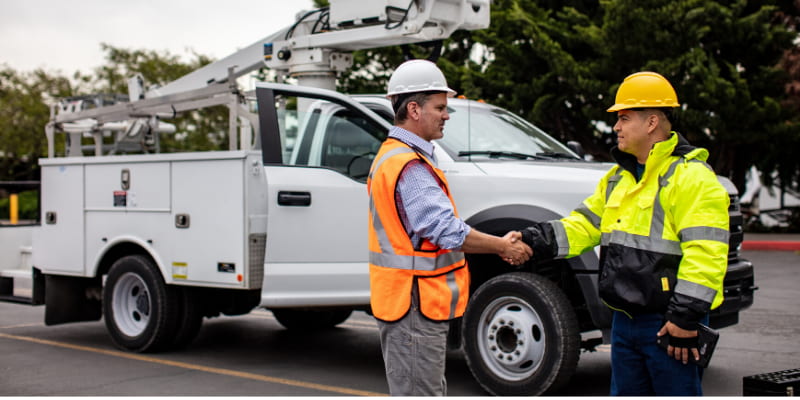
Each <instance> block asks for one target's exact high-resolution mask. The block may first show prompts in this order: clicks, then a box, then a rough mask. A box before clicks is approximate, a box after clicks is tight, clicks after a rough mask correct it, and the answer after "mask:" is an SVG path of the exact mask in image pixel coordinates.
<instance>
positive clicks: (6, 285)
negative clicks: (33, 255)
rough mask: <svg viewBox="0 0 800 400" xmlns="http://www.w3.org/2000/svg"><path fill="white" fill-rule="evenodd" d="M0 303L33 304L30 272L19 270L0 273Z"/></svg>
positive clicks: (31, 274) (31, 275)
mask: <svg viewBox="0 0 800 400" xmlns="http://www.w3.org/2000/svg"><path fill="white" fill-rule="evenodd" d="M0 301H4V302H9V303H21V304H34V302H33V273H32V271H31V270H19V269H12V270H2V271H0Z"/></svg>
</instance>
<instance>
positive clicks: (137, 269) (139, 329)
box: [103, 255, 178, 352]
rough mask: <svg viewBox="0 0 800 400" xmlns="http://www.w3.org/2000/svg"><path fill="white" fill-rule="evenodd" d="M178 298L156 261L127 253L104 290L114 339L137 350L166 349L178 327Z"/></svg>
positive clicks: (130, 348)
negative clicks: (165, 280)
mask: <svg viewBox="0 0 800 400" xmlns="http://www.w3.org/2000/svg"><path fill="white" fill-rule="evenodd" d="M177 300H178V298H177V294H176V291H175V288H173V287H169V286H167V285H166V284H164V279H163V278H162V277H161V274H160V273H159V271H158V268H157V267H156V266H155V265H154V264H153V262H152V261H151V260H150V259H149V258H147V257H145V256H141V255H131V256H125V257H122V258H120V259H119V260H117V261H116V262H115V263H114V265H112V266H111V270H110V271H109V273H108V277H107V278H106V284H105V287H104V289H103V316H104V317H105V324H106V328H107V329H108V333H109V334H110V335H111V339H112V340H113V341H114V344H116V345H117V346H118V347H120V348H122V349H125V350H130V351H134V352H152V351H157V350H161V349H164V348H165V347H166V346H168V345H170V344H171V343H172V340H173V338H174V337H173V334H174V333H175V330H176V328H177V313H178V309H177V308H178V307H177V305H178V301H177Z"/></svg>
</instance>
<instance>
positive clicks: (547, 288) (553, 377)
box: [462, 272, 580, 396]
mask: <svg viewBox="0 0 800 400" xmlns="http://www.w3.org/2000/svg"><path fill="white" fill-rule="evenodd" d="M462 324H463V328H462V329H463V331H462V335H463V338H464V352H465V354H466V360H467V365H468V366H469V369H470V371H471V372H472V375H473V376H474V377H475V379H476V380H477V381H478V383H480V385H481V386H483V388H484V389H485V390H486V391H487V392H489V393H491V394H493V395H499V396H525V395H540V394H542V393H544V392H546V391H548V390H555V389H557V388H558V387H560V386H561V385H563V384H565V383H567V382H568V381H569V379H570V378H571V377H572V375H573V373H574V372H575V369H576V368H577V366H578V358H579V356H580V354H579V351H580V332H579V331H578V322H577V318H576V317H575V312H574V311H573V310H572V306H571V304H570V302H569V300H568V299H567V297H566V296H565V295H564V294H563V292H562V291H561V290H560V289H559V288H558V286H556V285H555V284H554V283H553V282H552V281H550V280H548V279H547V278H545V277H543V276H540V275H536V274H533V273H529V272H513V273H508V274H503V275H499V276H496V277H494V278H492V279H490V280H488V281H486V282H485V283H484V284H483V285H481V286H480V287H479V288H478V290H476V291H475V294H474V295H473V296H472V299H470V302H469V305H468V306H467V310H466V312H465V314H464V320H463V322H462Z"/></svg>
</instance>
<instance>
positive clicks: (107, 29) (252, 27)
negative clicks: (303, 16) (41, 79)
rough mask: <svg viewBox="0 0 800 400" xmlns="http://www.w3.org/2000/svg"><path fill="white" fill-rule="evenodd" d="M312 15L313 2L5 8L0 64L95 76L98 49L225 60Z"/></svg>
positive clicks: (81, 2)
mask: <svg viewBox="0 0 800 400" xmlns="http://www.w3.org/2000/svg"><path fill="white" fill-rule="evenodd" d="M312 8H313V3H312V1H311V0H222V1H219V0H218V1H209V0H160V1H158V0H133V1H131V0H78V1H68V0H67V1H65V0H0V64H6V65H7V66H9V67H11V68H13V69H15V70H17V71H19V72H22V71H32V70H34V69H36V68H44V69H45V70H47V71H50V72H55V71H60V72H61V73H63V74H65V75H71V74H72V73H73V72H75V71H76V70H81V71H82V72H86V73H89V72H91V71H92V69H93V68H94V67H97V66H100V65H102V64H103V63H104V60H103V56H104V54H103V53H102V52H101V49H100V43H108V44H111V45H113V46H115V47H122V48H127V49H145V50H156V51H165V50H166V51H169V52H170V53H171V54H175V55H180V56H182V57H184V59H186V60H188V59H190V58H191V54H192V53H191V51H194V52H196V53H199V54H204V55H207V56H211V57H214V58H215V59H220V58H223V57H225V56H227V55H229V54H231V53H233V52H235V51H236V50H238V49H241V48H244V47H247V46H248V45H250V44H252V43H254V42H256V41H257V40H259V39H261V38H264V37H266V36H269V35H270V34H272V33H273V32H275V31H277V30H279V29H282V28H284V27H286V26H289V25H291V24H292V23H293V22H294V18H295V15H296V14H297V13H298V12H300V11H301V10H311V9H312Z"/></svg>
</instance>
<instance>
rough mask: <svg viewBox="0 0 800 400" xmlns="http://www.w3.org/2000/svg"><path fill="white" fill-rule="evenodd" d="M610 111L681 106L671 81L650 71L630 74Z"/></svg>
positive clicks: (621, 86)
mask: <svg viewBox="0 0 800 400" xmlns="http://www.w3.org/2000/svg"><path fill="white" fill-rule="evenodd" d="M615 103H616V104H614V105H613V106H611V107H609V108H608V110H607V111H608V112H616V111H619V110H626V109H630V108H661V107H680V106H681V105H680V103H678V95H677V94H675V89H673V88H672V85H670V83H669V81H667V79H666V78H664V77H663V76H661V75H659V74H657V73H655V72H650V71H643V72H637V73H635V74H632V75H628V77H627V78H625V80H624V81H623V82H622V84H621V85H619V89H617V98H616V99H615Z"/></svg>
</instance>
